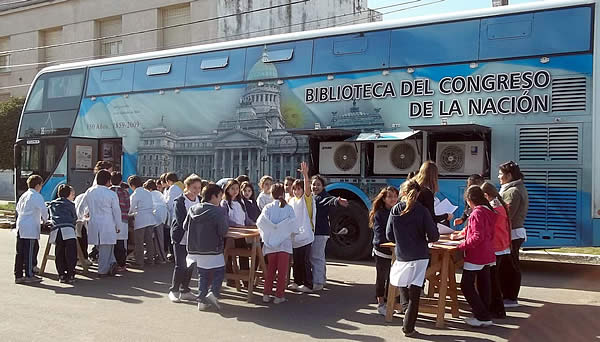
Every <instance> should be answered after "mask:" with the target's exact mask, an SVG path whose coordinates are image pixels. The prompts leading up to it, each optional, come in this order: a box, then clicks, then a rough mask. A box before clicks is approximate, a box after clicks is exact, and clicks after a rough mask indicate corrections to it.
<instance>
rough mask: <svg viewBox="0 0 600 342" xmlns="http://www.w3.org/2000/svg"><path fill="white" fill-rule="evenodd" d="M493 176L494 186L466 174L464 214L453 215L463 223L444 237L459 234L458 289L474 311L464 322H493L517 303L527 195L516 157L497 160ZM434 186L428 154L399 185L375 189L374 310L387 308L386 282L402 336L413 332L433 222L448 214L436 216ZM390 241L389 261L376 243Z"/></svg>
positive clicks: (434, 174) (433, 233)
mask: <svg viewBox="0 0 600 342" xmlns="http://www.w3.org/2000/svg"><path fill="white" fill-rule="evenodd" d="M498 179H499V180H500V184H501V190H500V192H499V191H498V190H497V188H496V187H495V186H494V185H493V184H491V183H489V182H485V181H484V179H483V177H481V176H480V175H472V176H471V177H469V179H468V182H467V189H466V191H465V195H464V197H465V202H466V207H465V213H464V214H463V216H462V217H461V218H458V219H456V220H454V225H455V226H458V225H461V224H463V223H466V225H465V228H464V229H463V230H461V231H458V232H455V233H453V234H451V236H450V238H451V239H452V240H460V241H461V242H460V244H459V245H458V249H459V250H461V251H464V267H463V272H462V278H461V289H462V292H463V294H464V296H465V299H466V300H467V302H468V303H469V304H470V306H471V308H472V312H473V316H474V317H471V318H467V319H465V322H466V323H467V324H468V325H471V326H476V327H481V326H483V327H486V326H490V325H492V324H493V322H492V318H496V319H500V318H504V317H506V312H505V308H510V307H515V306H517V305H518V302H517V297H518V292H519V287H520V282H521V274H520V270H519V259H518V251H519V247H520V246H521V244H522V243H523V241H524V240H525V239H526V234H525V230H524V228H523V223H524V220H525V216H526V214H527V207H528V195H527V190H526V189H525V186H524V184H523V175H522V174H521V172H520V169H519V166H518V165H517V164H516V163H514V162H508V163H504V164H502V165H501V166H500V169H499V175H498ZM437 191H438V170H437V166H436V165H435V163H433V162H430V161H428V162H425V163H424V164H423V165H422V166H421V168H420V169H419V172H418V173H417V174H416V175H411V176H410V177H409V179H408V180H407V181H406V182H404V183H403V184H402V186H401V189H400V192H399V191H398V190H397V189H395V188H394V187H386V188H384V189H382V190H381V192H380V193H379V195H378V196H377V197H376V198H375V200H374V202H373V207H372V210H371V212H370V224H371V227H372V228H373V255H374V257H375V265H376V271H377V278H376V297H377V302H378V312H379V313H380V314H382V315H385V313H386V310H387V308H386V303H385V302H386V298H385V294H386V289H387V287H388V285H389V284H390V283H391V284H392V285H394V286H398V287H399V288H400V303H401V307H402V313H403V314H404V320H403V328H402V329H403V332H404V334H405V335H407V336H411V335H413V334H415V333H416V331H415V329H414V328H415V322H416V318H417V314H418V308H419V298H420V295H421V290H422V288H423V286H424V284H425V272H426V270H427V266H428V263H429V251H428V243H431V242H436V241H437V240H438V239H439V236H440V235H439V231H438V228H437V226H436V223H439V222H442V221H450V220H452V214H444V215H435V212H434V198H433V196H434V194H435V193H436V192H437ZM399 198H400V200H399ZM511 240H512V242H511ZM390 241H391V242H394V243H395V244H396V247H395V253H396V261H395V262H394V263H393V264H392V263H391V259H392V258H391V253H390V251H389V250H388V249H387V248H384V247H382V246H381V245H382V244H383V243H386V242H390ZM390 300H392V299H390ZM393 300H395V299H393Z"/></svg>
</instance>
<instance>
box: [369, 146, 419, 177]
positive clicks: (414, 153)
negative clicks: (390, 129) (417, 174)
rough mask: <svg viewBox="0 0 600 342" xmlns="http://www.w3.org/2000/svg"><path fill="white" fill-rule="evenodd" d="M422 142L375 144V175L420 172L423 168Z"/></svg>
mask: <svg viewBox="0 0 600 342" xmlns="http://www.w3.org/2000/svg"><path fill="white" fill-rule="evenodd" d="M421 146H422V142H421V140H416V141H415V140H414V139H411V140H404V141H389V142H378V143H375V153H374V156H373V157H374V163H373V173H374V174H376V175H393V174H399V173H404V174H406V173H409V172H411V171H418V170H419V167H421V161H422V158H421V155H422V151H423V150H422V147H421Z"/></svg>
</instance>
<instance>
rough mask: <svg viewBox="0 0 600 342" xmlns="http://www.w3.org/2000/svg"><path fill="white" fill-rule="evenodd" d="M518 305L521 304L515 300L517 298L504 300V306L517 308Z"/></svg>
mask: <svg viewBox="0 0 600 342" xmlns="http://www.w3.org/2000/svg"><path fill="white" fill-rule="evenodd" d="M519 306H521V305H520V304H519V301H517V300H510V299H505V300H504V307H505V308H518V307H519Z"/></svg>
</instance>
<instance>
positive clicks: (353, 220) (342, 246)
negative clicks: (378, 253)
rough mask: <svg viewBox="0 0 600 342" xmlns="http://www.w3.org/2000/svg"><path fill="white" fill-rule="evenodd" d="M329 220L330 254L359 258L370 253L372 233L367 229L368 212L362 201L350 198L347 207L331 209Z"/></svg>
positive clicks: (349, 258)
mask: <svg viewBox="0 0 600 342" xmlns="http://www.w3.org/2000/svg"><path fill="white" fill-rule="evenodd" d="M329 222H330V225H331V238H330V239H329V243H328V244H327V251H328V253H329V254H330V255H332V256H334V257H337V258H340V259H345V260H359V259H364V258H365V257H367V256H368V255H369V254H370V252H371V241H372V236H373V234H372V232H371V229H369V212H368V211H367V209H366V208H365V206H364V205H362V203H360V202H357V201H353V200H351V201H349V205H348V207H347V208H344V207H337V208H335V209H333V210H332V211H331V214H330V215H329Z"/></svg>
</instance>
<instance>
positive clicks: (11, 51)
mask: <svg viewBox="0 0 600 342" xmlns="http://www.w3.org/2000/svg"><path fill="white" fill-rule="evenodd" d="M309 1H311V0H297V1H293V2H290V3H287V4H279V5H273V6H267V7H261V8H256V9H253V10H248V11H246V12H238V13H231V14H226V15H222V16H216V17H212V18H206V19H200V20H194V21H190V22H189V23H181V24H173V25H167V26H163V27H155V28H151V29H145V30H139V31H134V32H128V33H120V34H114V35H110V36H104V37H96V38H88V39H82V40H76V41H71V42H65V43H58V44H51V45H45V46H34V47H28V48H22V49H15V50H8V51H0V54H9V53H16V52H27V51H32V50H40V49H49V48H55V47H61V46H69V45H75V44H82V43H91V42H96V41H99V40H105V39H114V38H121V37H127V36H133V35H137V34H143V33H149V32H154V31H159V30H166V29H170V28H175V27H182V26H187V25H193V24H201V23H205V22H209V21H213V20H219V19H226V18H231V17H235V16H238V15H242V14H251V13H256V12H262V11H268V10H272V9H276V8H281V7H287V6H292V5H297V4H300V3H307V2H309Z"/></svg>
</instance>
